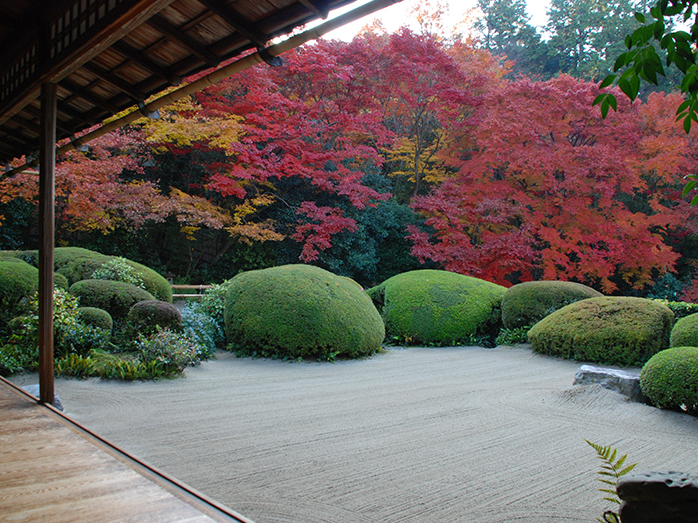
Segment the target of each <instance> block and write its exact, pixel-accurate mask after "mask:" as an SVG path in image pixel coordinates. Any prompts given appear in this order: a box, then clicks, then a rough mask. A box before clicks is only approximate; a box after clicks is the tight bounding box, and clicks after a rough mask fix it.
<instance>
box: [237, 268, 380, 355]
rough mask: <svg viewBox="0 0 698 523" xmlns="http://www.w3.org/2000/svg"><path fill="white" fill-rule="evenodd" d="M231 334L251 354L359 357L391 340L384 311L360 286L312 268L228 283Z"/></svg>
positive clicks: (270, 272)
mask: <svg viewBox="0 0 698 523" xmlns="http://www.w3.org/2000/svg"><path fill="white" fill-rule="evenodd" d="M226 287H227V291H226V292H227V294H226V301H225V334H226V339H227V341H228V343H229V347H230V348H231V349H233V350H235V351H237V352H240V353H242V354H246V355H254V354H256V355H259V356H264V357H277V358H279V357H280V358H293V359H297V358H311V359H320V360H332V359H334V358H357V357H362V356H368V355H370V354H373V353H375V352H376V351H377V350H378V349H379V348H380V346H381V343H382V342H383V338H384V336H385V328H384V326H383V321H382V320H381V317H380V315H379V314H378V311H376V309H375V307H374V306H373V304H372V303H371V300H370V299H369V298H368V296H366V294H365V293H364V292H363V291H361V290H360V289H359V288H358V287H357V286H356V285H354V284H353V283H350V282H348V281H347V280H346V279H344V278H341V277H339V276H336V275H334V274H332V273H331V272H328V271H325V270H323V269H319V268H318V267H313V266H311V265H284V266H281V267H273V268H270V269H262V270H255V271H249V272H243V273H240V274H238V275H237V276H236V277H235V278H233V279H232V280H230V281H229V282H228V283H227V284H226Z"/></svg>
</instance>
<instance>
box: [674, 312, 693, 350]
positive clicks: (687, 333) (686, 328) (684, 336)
mask: <svg viewBox="0 0 698 523" xmlns="http://www.w3.org/2000/svg"><path fill="white" fill-rule="evenodd" d="M669 347H698V314H691V315H690V316H684V317H683V318H679V320H677V322H676V323H675V324H674V328H673V329H672V330H671V338H670V339H669Z"/></svg>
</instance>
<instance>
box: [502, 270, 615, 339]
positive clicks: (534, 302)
mask: <svg viewBox="0 0 698 523" xmlns="http://www.w3.org/2000/svg"><path fill="white" fill-rule="evenodd" d="M600 296H603V294H601V293H600V292H598V291H596V290H594V289H592V288H591V287H587V286H586V285H582V284H581V283H573V282H568V281H530V282H525V283H519V284H518V285H514V286H513V287H511V288H509V289H507V292H506V293H505V294H504V297H503V298H502V323H503V324H504V327H505V328H507V329H516V328H519V327H532V326H533V325H535V324H536V323H538V322H539V321H540V320H542V319H543V318H545V317H546V316H547V315H549V314H552V313H553V312H555V311H556V310H558V309H561V308H562V307H564V306H565V305H569V304H570V303H574V302H576V301H579V300H584V299H587V298H598V297H600Z"/></svg>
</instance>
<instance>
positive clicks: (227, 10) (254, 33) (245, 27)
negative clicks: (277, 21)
mask: <svg viewBox="0 0 698 523" xmlns="http://www.w3.org/2000/svg"><path fill="white" fill-rule="evenodd" d="M198 1H199V3H200V4H202V5H204V6H205V7H207V8H209V9H210V10H211V11H212V12H214V13H215V14H216V15H218V16H219V17H220V18H222V19H223V21H224V22H225V23H226V24H228V25H229V26H230V27H232V28H233V29H235V30H236V31H237V32H238V33H240V34H241V35H243V36H245V37H246V38H248V39H249V40H251V41H252V42H254V43H255V44H257V45H258V46H260V47H261V46H264V45H266V43H267V42H268V41H269V40H270V38H269V37H268V36H267V35H266V34H264V33H263V32H262V31H260V30H258V29H257V28H255V26H254V24H253V23H252V22H250V21H249V20H248V19H247V18H245V17H244V16H243V15H242V14H240V13H238V12H237V11H236V10H235V8H233V7H231V6H229V5H228V4H225V3H223V2H221V0H198Z"/></svg>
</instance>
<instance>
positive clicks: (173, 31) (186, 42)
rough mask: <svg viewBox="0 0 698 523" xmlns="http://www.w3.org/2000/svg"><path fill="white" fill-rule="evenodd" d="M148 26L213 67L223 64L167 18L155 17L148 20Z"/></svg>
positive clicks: (217, 57)
mask: <svg viewBox="0 0 698 523" xmlns="http://www.w3.org/2000/svg"><path fill="white" fill-rule="evenodd" d="M148 25H150V26H151V27H154V28H155V29H157V30H159V31H162V32H163V33H165V34H166V35H167V36H169V37H170V38H172V39H173V40H175V41H176V42H177V43H179V44H180V45H181V46H183V47H184V48H185V49H187V50H188V51H189V52H191V53H193V54H195V55H196V56H198V57H199V58H201V59H202V60H203V61H204V62H206V63H207V64H208V65H210V66H211V67H216V66H217V65H218V64H220V63H221V59H220V57H219V56H217V55H215V54H213V53H212V52H211V51H209V50H208V49H207V48H206V47H205V46H203V45H201V44H200V43H199V42H198V41H197V40H196V39H195V38H192V37H191V36H189V35H188V34H187V33H185V32H184V31H180V30H179V28H178V27H175V26H174V25H172V24H171V23H170V22H169V21H168V20H167V19H166V18H163V17H162V16H160V15H155V16H153V17H152V18H151V19H150V20H148Z"/></svg>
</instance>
